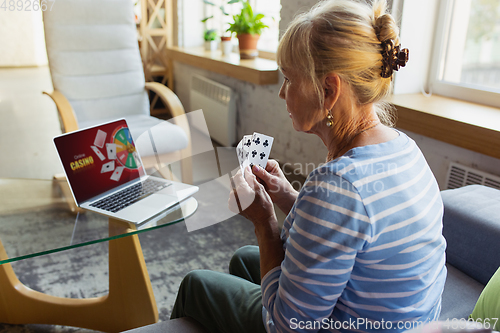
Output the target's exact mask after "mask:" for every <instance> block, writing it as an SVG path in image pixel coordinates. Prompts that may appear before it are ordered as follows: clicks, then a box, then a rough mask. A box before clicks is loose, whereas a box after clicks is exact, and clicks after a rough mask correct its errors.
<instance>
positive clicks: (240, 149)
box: [236, 132, 274, 172]
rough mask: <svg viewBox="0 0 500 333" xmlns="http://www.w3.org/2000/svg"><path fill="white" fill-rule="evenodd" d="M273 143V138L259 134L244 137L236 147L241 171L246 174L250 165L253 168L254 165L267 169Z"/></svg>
mask: <svg viewBox="0 0 500 333" xmlns="http://www.w3.org/2000/svg"><path fill="white" fill-rule="evenodd" d="M273 141H274V138H273V137H272V136H268V135H264V134H261V133H257V132H255V133H253V135H245V136H243V139H241V141H240V142H239V143H238V146H236V153H237V155H238V161H239V163H240V168H241V171H242V172H244V170H245V168H246V167H247V166H248V165H250V166H253V165H254V164H257V165H259V166H260V167H261V168H263V169H265V168H266V165H267V160H268V159H269V153H270V152H271V147H272V146H273Z"/></svg>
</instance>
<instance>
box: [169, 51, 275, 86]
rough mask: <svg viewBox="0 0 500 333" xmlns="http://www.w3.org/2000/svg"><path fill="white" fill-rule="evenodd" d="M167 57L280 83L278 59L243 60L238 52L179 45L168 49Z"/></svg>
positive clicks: (249, 79)
mask: <svg viewBox="0 0 500 333" xmlns="http://www.w3.org/2000/svg"><path fill="white" fill-rule="evenodd" d="M167 57H168V58H170V59H172V60H174V61H178V62H182V63H184V64H187V65H191V66H195V67H199V68H203V69H206V70H209V71H212V72H216V73H219V74H223V75H226V76H230V77H233V78H235V79H238V80H242V81H247V82H251V83H255V84H259V85H265V84H277V83H278V65H277V64H276V61H274V60H269V59H263V58H256V59H250V60H241V59H240V55H239V54H238V53H234V52H233V53H231V54H229V55H227V56H226V55H224V56H223V55H222V54H221V51H220V50H217V51H214V52H210V51H205V50H204V48H203V47H177V46H173V47H170V48H168V49H167Z"/></svg>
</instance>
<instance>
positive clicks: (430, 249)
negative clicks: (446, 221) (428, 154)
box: [262, 132, 446, 332]
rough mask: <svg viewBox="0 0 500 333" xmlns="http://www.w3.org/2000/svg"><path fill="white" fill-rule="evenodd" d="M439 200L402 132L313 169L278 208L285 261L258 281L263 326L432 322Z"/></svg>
mask: <svg viewBox="0 0 500 333" xmlns="http://www.w3.org/2000/svg"><path fill="white" fill-rule="evenodd" d="M442 216H443V204H442V201H441V196H440V192H439V188H438V185H437V183H436V180H435V178H434V176H433V174H432V172H431V170H430V168H429V166H428V165H427V162H426V161H425V158H424V156H423V155H422V153H421V151H420V150H419V148H418V147H417V145H416V144H415V142H414V141H413V140H411V139H410V138H409V137H408V136H406V135H405V134H404V133H402V132H399V136H398V137H397V138H396V139H394V140H391V141H389V142H385V143H381V144H376V145H369V146H363V147H357V148H354V149H351V150H350V151H349V152H347V153H346V154H345V155H344V156H342V157H340V158H338V159H336V160H334V161H331V162H329V163H327V164H324V165H323V166H320V167H319V168H317V169H315V170H314V171H313V172H311V174H310V175H309V177H308V178H307V180H306V183H305V184H304V186H303V188H302V189H301V191H300V193H299V196H298V197H297V200H296V201H295V204H294V206H293V208H292V209H291V211H290V213H289V215H288V216H287V218H286V220H285V222H284V226H283V230H282V233H281V238H282V240H283V247H284V249H285V259H284V260H283V262H282V263H281V266H279V267H276V268H274V269H272V270H271V271H270V272H268V273H267V274H266V276H265V277H264V278H263V279H262V303H263V306H264V308H263V320H264V325H265V326H266V329H267V331H268V332H328V331H332V332H350V331H361V332H374V331H381V330H382V331H390V332H402V331H405V330H408V329H410V328H413V327H416V325H418V322H423V323H425V322H428V321H432V320H437V318H438V316H439V313H440V310H441V293H442V291H443V287H444V282H445V279H446V268H445V265H444V264H445V248H446V242H445V239H444V238H443V236H442Z"/></svg>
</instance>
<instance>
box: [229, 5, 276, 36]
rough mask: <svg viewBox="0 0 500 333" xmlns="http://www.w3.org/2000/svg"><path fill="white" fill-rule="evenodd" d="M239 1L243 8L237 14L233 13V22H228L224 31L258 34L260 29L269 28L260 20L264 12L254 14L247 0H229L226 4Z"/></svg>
mask: <svg viewBox="0 0 500 333" xmlns="http://www.w3.org/2000/svg"><path fill="white" fill-rule="evenodd" d="M236 2H241V3H243V8H242V9H241V12H240V13H239V14H236V15H233V20H234V22H233V23H230V25H229V28H228V29H227V30H226V31H230V32H232V33H236V34H237V35H238V34H252V35H254V34H257V35H260V34H261V32H262V30H263V29H265V28H269V27H268V26H267V25H265V24H264V23H263V22H262V19H263V18H264V14H254V12H253V9H252V6H250V3H248V0H231V1H229V2H228V4H232V3H236Z"/></svg>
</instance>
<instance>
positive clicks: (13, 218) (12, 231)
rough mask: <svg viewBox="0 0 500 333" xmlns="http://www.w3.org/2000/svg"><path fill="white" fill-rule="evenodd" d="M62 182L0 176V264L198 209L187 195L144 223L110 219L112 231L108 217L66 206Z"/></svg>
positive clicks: (164, 222)
mask: <svg viewBox="0 0 500 333" xmlns="http://www.w3.org/2000/svg"><path fill="white" fill-rule="evenodd" d="M64 182H65V181H61V180H55V179H54V180H38V179H12V178H11V179H8V178H0V265H1V264H4V263H8V262H13V261H17V260H22V259H26V258H30V257H35V256H39V255H43V254H48V253H53V252H58V251H63V250H67V249H71V248H75V247H81V246H86V245H89V244H94V243H98V242H104V241H109V240H112V239H117V238H120V237H126V236H129V235H133V234H138V233H141V232H145V231H150V230H154V229H157V228H163V227H166V226H169V225H172V224H175V223H178V222H181V221H183V220H184V219H185V218H187V217H189V216H191V215H193V214H194V213H195V212H196V210H197V209H198V201H197V200H196V199H195V198H193V197H190V198H188V199H186V200H184V201H182V202H181V203H179V204H177V205H175V206H173V207H171V208H169V209H166V210H165V211H163V212H162V213H161V214H160V215H158V216H156V217H154V218H152V219H150V220H148V221H146V222H144V223H142V224H138V225H136V224H132V223H127V222H120V221H116V220H114V221H113V223H118V224H120V226H119V227H118V228H116V227H115V228H113V231H110V230H111V228H110V223H109V221H108V217H106V216H104V215H100V214H98V213H94V212H91V211H80V212H78V213H74V212H72V211H71V210H70V208H69V206H68V202H67V201H66V198H65V197H64V196H63V194H62V191H61V186H64ZM2 245H3V248H4V250H5V251H3V250H2Z"/></svg>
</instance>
